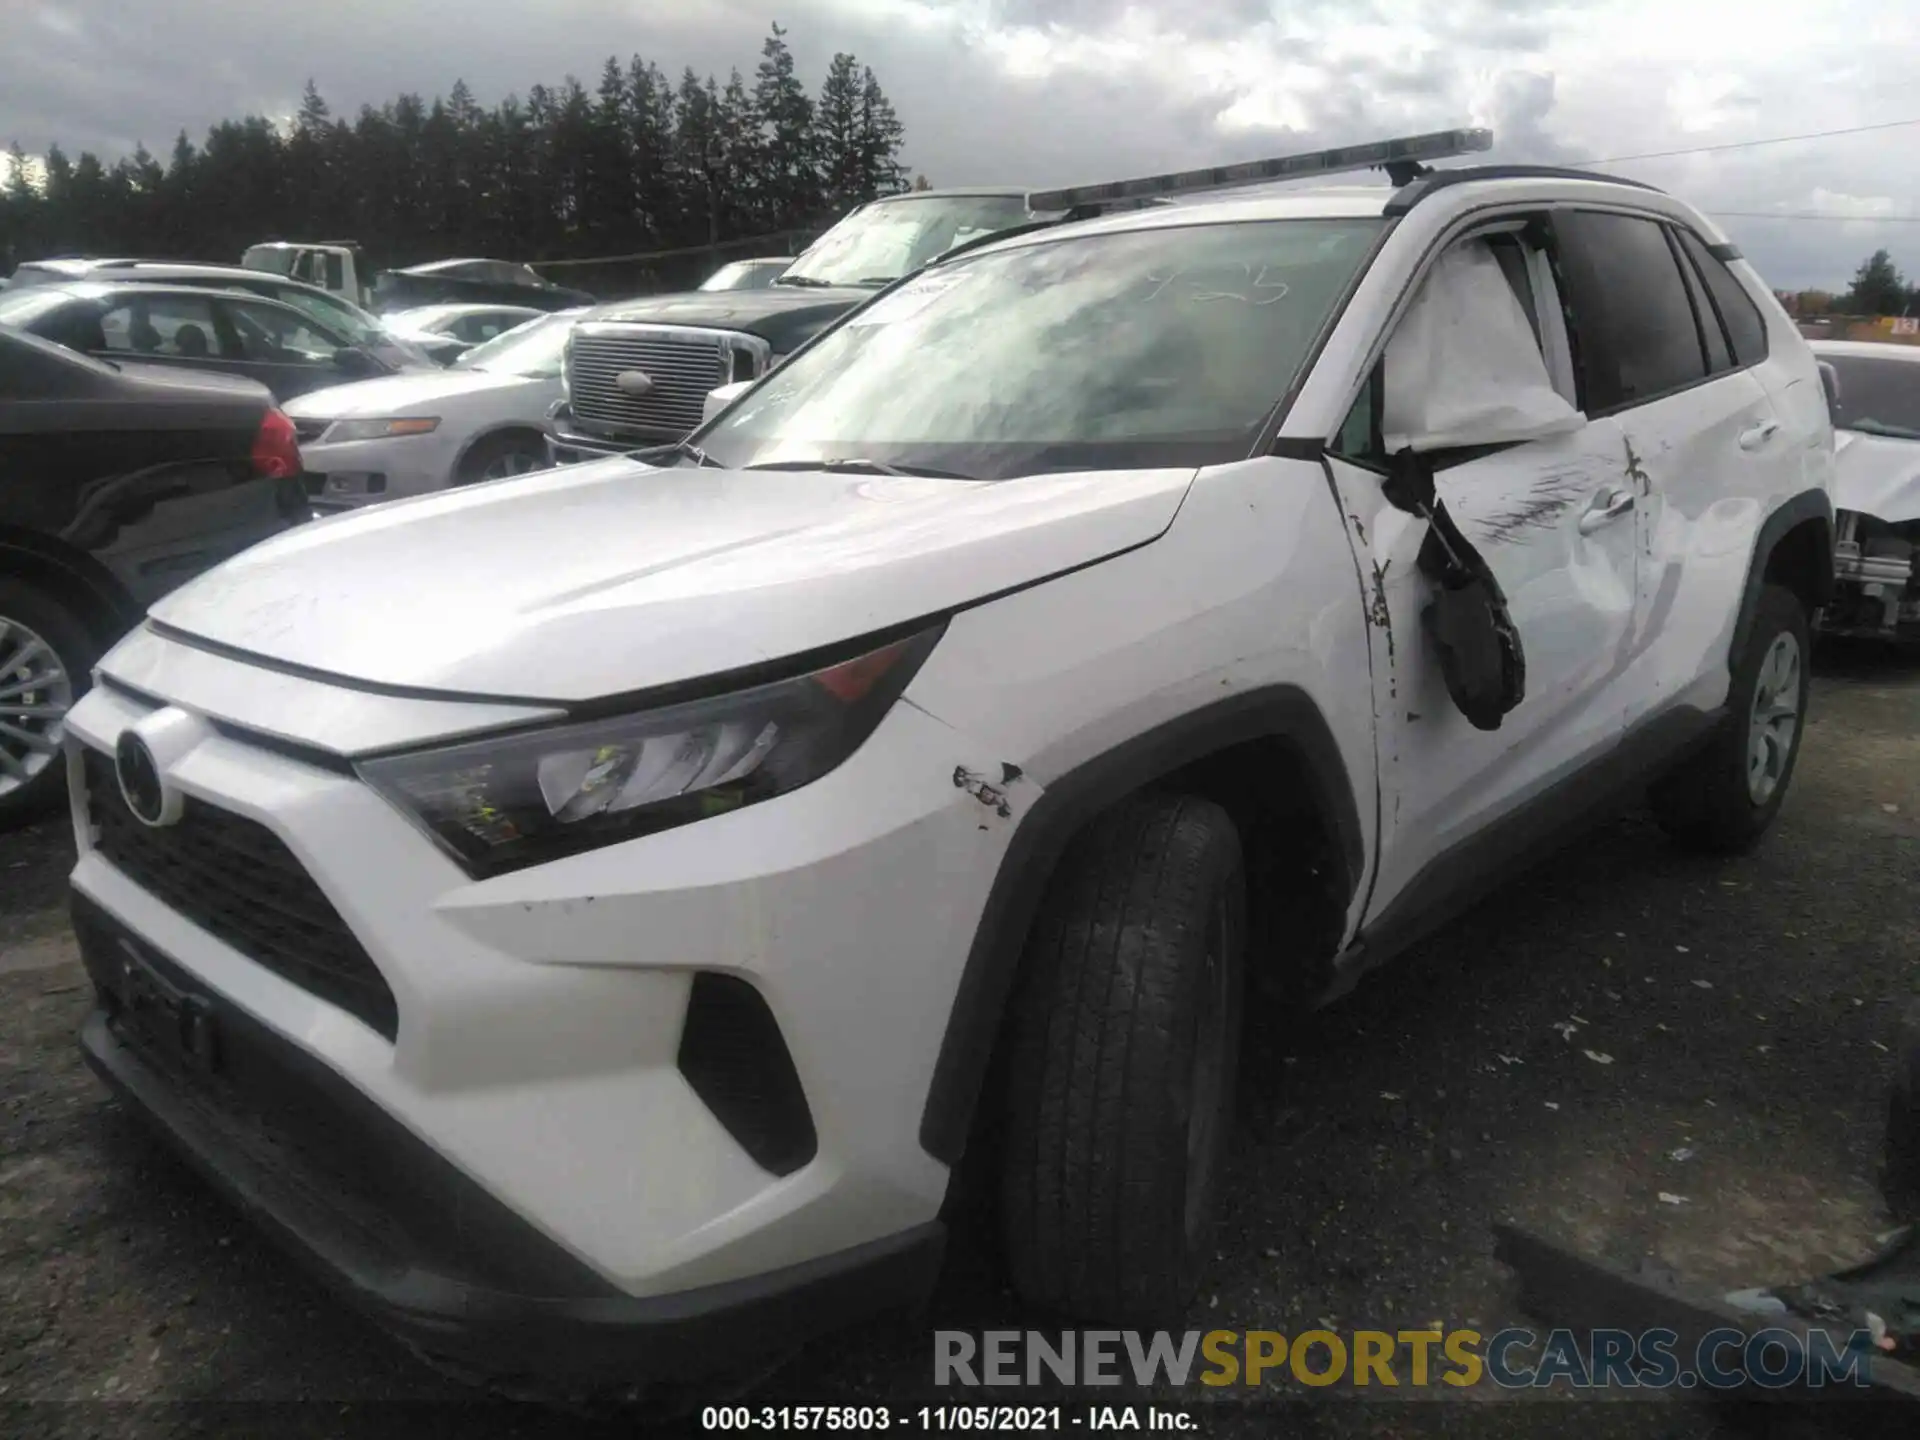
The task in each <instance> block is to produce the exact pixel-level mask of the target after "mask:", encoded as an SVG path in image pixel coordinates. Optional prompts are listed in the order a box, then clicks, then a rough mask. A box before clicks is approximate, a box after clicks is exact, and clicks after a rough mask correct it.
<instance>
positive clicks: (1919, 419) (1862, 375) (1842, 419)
mask: <svg viewBox="0 0 1920 1440" xmlns="http://www.w3.org/2000/svg"><path fill="white" fill-rule="evenodd" d="M1819 358H1820V359H1821V360H1822V361H1824V362H1825V363H1827V364H1828V365H1831V366H1832V367H1833V368H1834V371H1835V373H1836V374H1837V375H1838V376H1839V380H1840V403H1839V404H1837V405H1835V406H1834V407H1833V423H1834V425H1835V426H1836V427H1837V428H1839V429H1842V430H1858V431H1860V432H1862V433H1863V434H1867V435H1891V436H1893V437H1894V438H1895V439H1899V440H1920V363H1917V362H1915V361H1912V360H1892V359H1888V360H1880V359H1875V358H1870V357H1868V356H1864V355H1822V356H1820V357H1819Z"/></svg>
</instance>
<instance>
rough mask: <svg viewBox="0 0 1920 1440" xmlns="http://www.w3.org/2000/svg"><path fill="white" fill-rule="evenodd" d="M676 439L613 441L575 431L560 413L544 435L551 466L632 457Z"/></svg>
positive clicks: (636, 437) (640, 437) (656, 438)
mask: <svg viewBox="0 0 1920 1440" xmlns="http://www.w3.org/2000/svg"><path fill="white" fill-rule="evenodd" d="M679 438H681V437H680V436H678V435H654V436H635V437H632V438H628V439H624V440H616V439H612V438H610V437H608V436H605V435H589V434H587V433H585V432H584V431H581V430H578V429H576V428H575V427H574V426H573V424H572V423H571V420H570V418H569V417H568V416H567V415H566V414H565V412H562V413H561V415H560V417H559V418H558V419H557V420H556V421H555V422H554V428H553V431H552V433H550V434H549V435H548V436H547V460H548V462H549V463H551V464H553V465H585V464H589V463H591V462H592V461H595V460H611V459H613V458H615V457H617V456H621V455H631V454H633V453H634V452H635V451H637V450H652V449H654V448H655V447H657V446H661V445H671V444H672V443H673V442H674V441H675V440H678V439H679Z"/></svg>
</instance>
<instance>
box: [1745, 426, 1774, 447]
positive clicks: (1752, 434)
mask: <svg viewBox="0 0 1920 1440" xmlns="http://www.w3.org/2000/svg"><path fill="white" fill-rule="evenodd" d="M1779 433H1780V422H1779V421H1778V420H1762V421H1761V422H1760V423H1759V424H1758V425H1754V426H1751V427H1750V428H1748V429H1745V430H1742V431H1741V432H1740V448H1741V449H1742V450H1758V449H1759V448H1760V447H1761V446H1762V445H1764V444H1766V443H1767V441H1769V440H1771V439H1772V438H1773V437H1774V436H1775V435H1777V434H1779Z"/></svg>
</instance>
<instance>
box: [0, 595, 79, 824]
mask: <svg viewBox="0 0 1920 1440" xmlns="http://www.w3.org/2000/svg"><path fill="white" fill-rule="evenodd" d="M96 648H97V647H96V646H95V644H94V641H93V638H92V636H91V635H90V634H89V633H88V630H87V627H86V626H85V625H84V624H82V623H81V622H80V620H79V618H78V617H77V616H75V615H74V614H73V612H72V611H70V610H69V609H67V607H66V606H65V605H63V604H61V603H60V601H58V600H56V599H55V598H54V597H53V596H51V595H49V594H47V593H46V592H45V591H44V590H40V589H38V588H36V587H34V586H32V585H28V584H27V583H25V582H24V581H21V580H15V579H11V578H0V823H7V822H12V821H15V820H19V819H24V818H26V817H27V816H30V815H36V814H39V813H40V812H42V811H44V810H46V809H48V808H49V807H51V806H52V805H54V804H55V803H57V801H58V800H59V798H60V797H61V795H62V794H64V793H65V789H66V767H65V766H64V765H63V764H62V763H61V740H62V738H63V734H64V731H63V730H62V723H63V722H64V720H65V718H66V713H67V711H68V709H69V708H70V707H71V706H72V705H73V702H74V701H75V700H77V699H78V698H79V697H80V695H81V693H82V692H83V691H85V689H86V686H87V677H88V674H89V673H90V672H91V670H92V668H93V661H94V656H95V652H96Z"/></svg>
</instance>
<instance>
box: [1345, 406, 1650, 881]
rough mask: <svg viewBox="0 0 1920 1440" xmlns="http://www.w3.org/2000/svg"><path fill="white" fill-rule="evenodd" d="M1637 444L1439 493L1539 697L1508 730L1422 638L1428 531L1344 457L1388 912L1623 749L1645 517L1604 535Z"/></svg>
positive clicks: (1471, 465)
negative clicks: (1453, 693) (1533, 801)
mask: <svg viewBox="0 0 1920 1440" xmlns="http://www.w3.org/2000/svg"><path fill="white" fill-rule="evenodd" d="M1621 455H1622V437H1621V434H1620V430H1619V427H1618V425H1617V424H1615V423H1614V422H1613V421H1611V420H1598V421H1593V422H1590V423H1588V424H1587V425H1585V426H1584V427H1583V428H1582V429H1580V430H1579V431H1577V432H1575V433H1573V434H1571V435H1564V436H1556V437H1553V438H1550V439H1546V440H1538V441H1534V442H1532V443H1529V444H1526V445H1520V446H1516V447H1513V448H1511V449H1508V450H1504V451H1501V452H1498V453H1496V454H1493V455H1489V456H1484V457H1482V458H1480V459H1477V460H1472V461H1468V462H1466V463H1464V464H1458V465H1453V466H1449V467H1446V468H1443V469H1441V470H1440V472H1439V473H1438V475H1437V477H1436V489H1437V490H1438V492H1439V495H1440V498H1441V499H1442V501H1443V502H1444V503H1445V505H1446V507H1447V509H1448V512H1449V513H1450V514H1452V516H1453V517H1454V520H1455V522H1456V523H1457V524H1458V525H1459V527H1460V529H1461V530H1462V532H1463V533H1464V534H1465V535H1466V537H1467V539H1468V540H1469V541H1470V542H1471V543H1472V544H1473V545H1474V546H1475V547H1476V548H1477V549H1478V550H1479V551H1480V553H1481V555H1482V556H1483V557H1484V558H1485V560H1486V562H1487V564H1488V566H1489V567H1490V568H1491V569H1492V570H1493V572H1494V575H1495V577H1496V578H1497V579H1498V580H1499V582H1500V587H1501V589H1502V590H1503V591H1504V592H1505V594H1506V597H1507V604H1508V609H1509V612H1510V614H1511V617H1512V620H1513V623H1514V625H1515V627H1516V628H1517V629H1518V631H1519V634H1520V638H1521V642H1522V645H1523V647H1524V649H1525V653H1526V665H1527V684H1526V696H1525V698H1524V699H1523V700H1522V701H1521V702H1520V704H1519V705H1518V706H1517V707H1516V708H1515V709H1513V710H1512V711H1511V712H1509V713H1508V714H1507V716H1506V717H1505V719H1504V720H1503V721H1502V723H1501V725H1500V728H1499V729H1498V730H1491V731H1487V730H1478V729H1475V728H1474V727H1473V725H1471V724H1470V723H1469V722H1468V721H1467V719H1466V717H1465V716H1463V715H1462V714H1460V712H1459V711H1458V710H1457V709H1456V708H1455V707H1454V705H1453V703H1452V701H1451V699H1450V698H1449V696H1448V694H1447V690H1446V685H1445V681H1444V679H1443V678H1442V676H1441V674H1440V670H1439V667H1438V665H1437V663H1436V660H1435V656H1434V654H1433V651H1432V649H1431V647H1430V646H1429V645H1428V643H1427V641H1426V639H1425V636H1424V634H1423V632H1422V627H1421V612H1422V611H1423V610H1424V609H1425V607H1426V605H1427V603H1428V601H1429V599H1430V597H1431V593H1432V587H1431V584H1430V582H1429V581H1428V580H1427V579H1426V578H1425V576H1423V575H1422V574H1421V573H1420V572H1419V571H1418V569H1417V568H1416V557H1417V555H1418V553H1419V549H1420V544H1421V542H1422V540H1423V539H1424V538H1425V534H1426V528H1427V527H1426V524H1425V522H1424V521H1421V520H1419V519H1416V518H1415V517H1413V516H1411V515H1408V514H1406V513H1404V512H1402V511H1400V510H1397V509H1395V508H1394V507H1393V506H1392V505H1390V504H1388V503H1387V501H1386V499H1385V497H1384V495H1383V493H1382V489H1381V485H1382V477H1381V476H1380V475H1379V474H1378V473H1376V472H1374V471H1372V470H1370V469H1367V468H1365V467H1363V466H1360V465H1356V464H1353V463H1351V462H1348V461H1346V460H1343V459H1339V458H1334V459H1332V460H1330V462H1329V463H1330V466H1331V469H1332V474H1333V478H1334V484H1335V487H1336V489H1337V491H1338V493H1339V495H1340V498H1341V502H1342V509H1343V512H1344V514H1345V516H1346V520H1347V525H1348V528H1349V532H1350V535H1351V538H1352V541H1353V544H1354V546H1355V550H1356V553H1357V554H1359V556H1360V557H1361V567H1362V572H1363V579H1364V583H1365V585H1366V587H1367V602H1368V605H1367V609H1368V616H1369V620H1370V626H1369V630H1370V635H1369V647H1370V651H1371V658H1372V662H1373V699H1374V708H1375V715H1376V717H1377V718H1376V729H1377V733H1378V735H1379V737H1380V756H1379V765H1380V788H1381V815H1380V855H1379V860H1378V863H1377V870H1376V881H1375V884H1374V887H1373V893H1372V896H1371V898H1370V900H1369V901H1368V904H1367V913H1368V914H1377V913H1378V912H1379V911H1380V910H1381V909H1382V908H1383V907H1384V906H1385V905H1387V904H1388V903H1389V902H1390V901H1391V900H1392V899H1393V898H1394V897H1395V896H1396V895H1397V894H1399V893H1400V891H1401V890H1403V889H1404V888H1405V887H1406V885H1407V884H1408V883H1409V882H1410V881H1411V880H1412V879H1413V878H1414V877H1415V876H1416V875H1418V874H1419V872H1420V871H1421V869H1422V868H1423V867H1424V866H1426V865H1428V864H1429V863H1431V862H1432V861H1433V860H1435V859H1436V858H1438V857H1439V856H1441V855H1443V854H1444V853H1445V852H1447V851H1448V850H1450V849H1452V848H1453V847H1454V846H1456V845H1458V844H1459V843H1461V842H1462V841H1464V840H1466V839H1468V838H1469V837H1470V836H1472V835H1473V834H1474V833H1475V832H1477V831H1479V830H1481V829H1483V828H1484V827H1485V826H1487V825H1488V824H1490V823H1491V822H1493V821H1494V820H1496V819H1498V818H1500V817H1501V816H1502V815H1504V814H1506V813H1507V812H1509V811H1511V810H1512V809H1514V808H1515V807H1516V806H1518V805H1519V804H1521V803H1522V802H1524V801H1525V800H1527V799H1529V798H1531V797H1532V796H1533V795H1535V794H1537V793H1538V792H1539V791H1541V790H1542V789H1544V788H1546V787H1547V786H1548V785H1550V784H1552V783H1553V782H1554V781H1556V780H1558V779H1560V778H1562V777H1563V776H1565V775H1566V774H1568V773H1570V772H1571V771H1572V770H1574V769H1576V768H1578V767H1580V766H1582V765H1584V764H1588V763H1591V762H1592V761H1593V760H1595V759H1597V758H1598V757H1599V756H1601V755H1602V754H1604V753H1605V752H1606V751H1608V750H1609V749H1611V748H1612V747H1613V746H1614V745H1615V744H1617V743H1618V741H1619V739H1620V736H1621V733H1622V729H1623V725H1624V711H1625V705H1624V702H1623V700H1622V698H1621V693H1620V690H1621V685H1622V676H1623V674H1624V673H1625V670H1626V667H1627V662H1628V660H1629V659H1630V655H1629V653H1628V650H1627V644H1628V641H1629V639H1630V637H1631V635H1632V628H1633V617H1634V608H1635V600H1636V589H1635V578H1636V573H1637V555H1636V540H1635V531H1634V525H1633V520H1632V515H1631V509H1630V508H1629V509H1628V510H1626V511H1625V513H1624V514H1623V515H1617V516H1614V517H1611V518H1609V519H1608V520H1606V521H1604V522H1602V523H1598V524H1596V523H1595V522H1594V514H1593V512H1594V511H1595V509H1596V507H1604V506H1605V505H1606V504H1607V503H1608V501H1609V499H1610V498H1611V497H1613V496H1614V495H1615V494H1616V492H1617V491H1618V490H1619V489H1620V488H1621V482H1620V471H1621Z"/></svg>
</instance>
